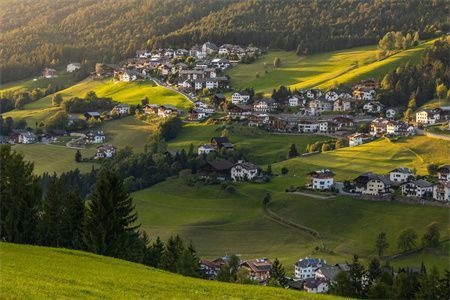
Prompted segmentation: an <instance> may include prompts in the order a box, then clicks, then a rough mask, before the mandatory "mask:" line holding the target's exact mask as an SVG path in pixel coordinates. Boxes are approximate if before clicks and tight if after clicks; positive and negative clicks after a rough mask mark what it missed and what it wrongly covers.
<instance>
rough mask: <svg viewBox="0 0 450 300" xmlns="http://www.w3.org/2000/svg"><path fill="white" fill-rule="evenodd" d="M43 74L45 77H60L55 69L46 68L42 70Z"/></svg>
mask: <svg viewBox="0 0 450 300" xmlns="http://www.w3.org/2000/svg"><path fill="white" fill-rule="evenodd" d="M42 76H44V78H56V77H58V73H57V72H56V70H55V69H52V68H45V69H44V71H43V72H42Z"/></svg>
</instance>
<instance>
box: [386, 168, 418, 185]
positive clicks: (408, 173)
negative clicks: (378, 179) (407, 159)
mask: <svg viewBox="0 0 450 300" xmlns="http://www.w3.org/2000/svg"><path fill="white" fill-rule="evenodd" d="M411 178H414V173H413V171H412V170H411V169H409V168H406V167H400V168H397V169H394V170H392V171H390V172H389V180H390V181H392V182H397V183H403V182H407V181H409V180H411Z"/></svg>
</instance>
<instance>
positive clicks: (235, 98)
mask: <svg viewBox="0 0 450 300" xmlns="http://www.w3.org/2000/svg"><path fill="white" fill-rule="evenodd" d="M249 100H250V94H248V93H247V92H243V91H241V92H235V93H233V94H232V95H231V103H233V104H247V103H248V101H249Z"/></svg>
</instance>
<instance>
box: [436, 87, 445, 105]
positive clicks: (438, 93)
mask: <svg viewBox="0 0 450 300" xmlns="http://www.w3.org/2000/svg"><path fill="white" fill-rule="evenodd" d="M447 91H448V89H447V87H446V86H445V84H443V83H441V84H438V85H437V86H436V97H438V99H439V105H440V101H441V100H443V99H445V97H446V96H447Z"/></svg>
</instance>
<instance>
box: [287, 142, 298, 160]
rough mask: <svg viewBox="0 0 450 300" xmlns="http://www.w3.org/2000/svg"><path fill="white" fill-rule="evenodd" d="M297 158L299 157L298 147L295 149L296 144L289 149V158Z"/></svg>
mask: <svg viewBox="0 0 450 300" xmlns="http://www.w3.org/2000/svg"><path fill="white" fill-rule="evenodd" d="M297 156H298V151H297V147H295V144H292V145H291V147H290V148H289V154H288V158H293V157H297Z"/></svg>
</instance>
